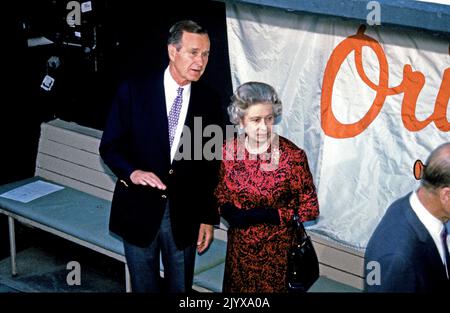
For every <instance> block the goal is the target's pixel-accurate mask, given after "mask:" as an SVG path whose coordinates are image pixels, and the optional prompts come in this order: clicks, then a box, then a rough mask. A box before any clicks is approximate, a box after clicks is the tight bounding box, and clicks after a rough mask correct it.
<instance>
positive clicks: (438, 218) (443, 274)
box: [365, 142, 450, 292]
mask: <svg viewBox="0 0 450 313" xmlns="http://www.w3.org/2000/svg"><path fill="white" fill-rule="evenodd" d="M449 219H450V142H449V143H445V144H443V145H441V146H439V147H438V148H436V149H435V150H434V151H433V152H432V153H431V155H430V156H429V158H428V160H427V164H426V166H425V167H424V169H423V174H422V177H421V186H420V187H419V188H418V190H417V191H415V192H413V193H410V194H408V195H407V196H405V197H403V198H401V199H399V200H397V201H395V202H394V203H393V204H392V205H391V206H390V207H389V208H388V210H387V212H386V214H385V216H384V217H383V218H382V220H381V222H380V223H379V225H378V226H377V228H376V229H375V232H374V233H373V235H372V237H371V238H370V240H369V243H368V245H367V250H366V254H365V269H366V281H365V283H366V285H365V287H366V290H367V291H369V292H444V291H447V292H448V291H450V280H449V274H450V264H449V263H450V260H449V259H450V257H449V253H448V243H447V229H446V225H445V223H447V222H448V220H449ZM447 226H448V225H447Z"/></svg>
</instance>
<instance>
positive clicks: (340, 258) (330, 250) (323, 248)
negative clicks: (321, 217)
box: [308, 230, 364, 290]
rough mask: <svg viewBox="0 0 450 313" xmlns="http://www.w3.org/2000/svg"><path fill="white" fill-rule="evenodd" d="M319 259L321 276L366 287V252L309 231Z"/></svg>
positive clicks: (355, 286)
mask: <svg viewBox="0 0 450 313" xmlns="http://www.w3.org/2000/svg"><path fill="white" fill-rule="evenodd" d="M308 234H309V235H310V236H311V239H312V242H313V245H314V248H315V249H316V252H317V257H318V259H319V269H320V276H322V277H326V278H328V279H331V280H333V281H336V282H339V283H342V284H345V285H348V286H351V287H353V288H356V289H358V290H363V289H364V252H363V251H361V250H356V249H353V248H351V247H348V246H345V245H343V244H341V243H339V242H336V241H335V240H332V239H330V238H328V237H326V236H323V235H321V234H319V233H316V232H314V231H311V230H310V231H308Z"/></svg>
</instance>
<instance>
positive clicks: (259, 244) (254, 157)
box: [215, 82, 319, 292]
mask: <svg viewBox="0 0 450 313" xmlns="http://www.w3.org/2000/svg"><path fill="white" fill-rule="evenodd" d="M228 113H229V115H230V120H231V121H232V122H233V123H234V124H236V125H239V126H240V128H241V129H242V130H243V134H242V135H238V136H237V137H235V138H232V139H229V140H227V141H226V142H225V144H224V147H223V161H222V165H221V171H220V180H219V184H218V186H217V189H216V193H215V194H216V198H217V202H218V206H219V210H220V213H221V215H222V217H223V218H224V219H225V220H226V221H227V222H228V223H229V229H228V247H227V256H226V262H225V274H224V281H223V292H287V286H286V271H287V252H288V249H289V247H290V245H291V243H292V242H293V240H294V233H293V231H292V229H291V228H290V227H289V226H290V221H291V217H292V215H293V211H294V210H298V211H299V214H300V216H301V218H302V220H303V221H307V220H312V219H315V218H316V217H317V216H318V214H319V204H318V201H317V194H316V189H315V186H314V182H313V178H312V175H311V172H310V170H309V166H308V160H307V157H306V154H305V152H304V151H303V150H302V149H300V148H298V147H297V146H296V145H295V144H294V143H292V142H291V141H289V140H288V139H286V138H283V137H281V136H279V135H276V134H275V133H273V132H272V127H273V125H274V121H275V120H277V118H278V117H280V116H281V101H280V100H279V98H278V95H277V93H276V92H275V90H274V89H273V88H272V87H271V86H270V85H267V84H264V83H260V82H248V83H245V84H243V85H241V86H240V87H239V88H238V89H237V90H236V92H235V94H234V95H233V97H232V103H231V105H230V106H229V107H228Z"/></svg>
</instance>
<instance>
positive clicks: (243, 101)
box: [228, 82, 282, 125]
mask: <svg viewBox="0 0 450 313" xmlns="http://www.w3.org/2000/svg"><path fill="white" fill-rule="evenodd" d="M259 103H267V104H271V105H272V108H273V115H274V119H275V121H278V117H280V116H281V112H282V103H281V100H280V98H279V97H278V94H277V92H276V91H275V89H274V88H273V87H272V86H270V85H268V84H265V83H261V82H247V83H245V84H242V85H240V86H239V87H238V88H237V89H236V92H235V93H234V95H233V96H232V97H231V104H230V105H229V106H228V115H229V117H230V121H231V123H233V124H235V125H238V124H239V122H240V120H241V119H242V118H243V117H244V116H245V113H246V112H247V109H248V108H249V107H250V106H252V105H254V104H259Z"/></svg>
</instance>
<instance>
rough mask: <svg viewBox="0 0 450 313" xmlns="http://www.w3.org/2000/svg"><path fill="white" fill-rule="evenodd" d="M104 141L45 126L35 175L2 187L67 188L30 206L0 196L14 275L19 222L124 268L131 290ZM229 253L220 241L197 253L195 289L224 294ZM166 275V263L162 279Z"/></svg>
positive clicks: (80, 130)
mask: <svg viewBox="0 0 450 313" xmlns="http://www.w3.org/2000/svg"><path fill="white" fill-rule="evenodd" d="M99 138H100V134H99V133H98V131H96V130H92V129H89V128H84V127H83V126H79V125H76V124H73V123H67V122H64V121H61V120H55V121H52V122H49V123H44V124H43V125H42V126H41V138H40V143H39V148H38V157H37V161H36V163H37V167H36V176H34V177H32V178H29V179H25V180H21V181H16V182H12V183H9V184H5V185H2V186H0V194H3V193H5V192H7V191H10V190H13V189H15V188H17V187H20V186H24V185H27V184H29V183H32V182H36V181H38V180H40V181H44V182H49V183H52V184H55V185H59V186H62V187H64V188H63V189H61V190H58V191H55V192H53V193H50V194H47V195H45V196H42V197H40V198H37V199H34V200H32V201H30V202H28V203H23V202H20V201H16V200H11V199H8V198H4V197H0V213H2V214H5V215H7V216H8V223H9V237H10V248H11V269H12V274H13V275H16V274H17V269H16V251H15V250H16V248H15V231H14V221H19V222H22V223H24V224H28V225H30V226H33V227H36V228H39V229H42V230H44V231H47V232H50V233H52V234H55V235H57V236H60V237H62V238H65V239H67V240H70V241H72V242H75V243H77V244H80V245H82V246H85V247H87V248H89V249H92V250H94V251H97V252H100V253H102V254H104V255H107V256H110V257H112V258H115V259H117V260H119V261H121V262H123V263H125V273H126V290H127V291H131V287H130V282H129V274H128V268H127V266H126V260H125V256H124V248H123V244H122V240H121V239H120V238H119V237H116V236H114V235H113V234H111V233H110V232H109V230H108V223H109V213H110V207H111V201H110V200H111V197H112V190H113V185H114V180H115V177H114V176H113V175H112V173H111V172H110V171H109V170H108V169H107V168H106V167H105V166H104V165H103V164H102V162H101V160H100V157H99V155H98V144H99ZM93 139H94V140H93ZM99 182H100V183H99ZM105 182H106V183H105ZM90 186H92V188H91V187H90ZM90 191H92V192H91V193H89V192H90ZM225 251H226V242H225V241H222V240H219V239H215V240H214V241H213V243H212V244H211V246H210V248H209V249H208V250H207V251H206V252H205V253H203V254H201V255H198V254H197V256H196V261H195V271H194V289H196V290H198V291H204V292H206V291H210V292H211V291H212V292H220V291H221V290H222V276H223V263H224V262H225ZM163 270H164V269H163V266H162V263H161V271H162V274H163Z"/></svg>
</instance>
